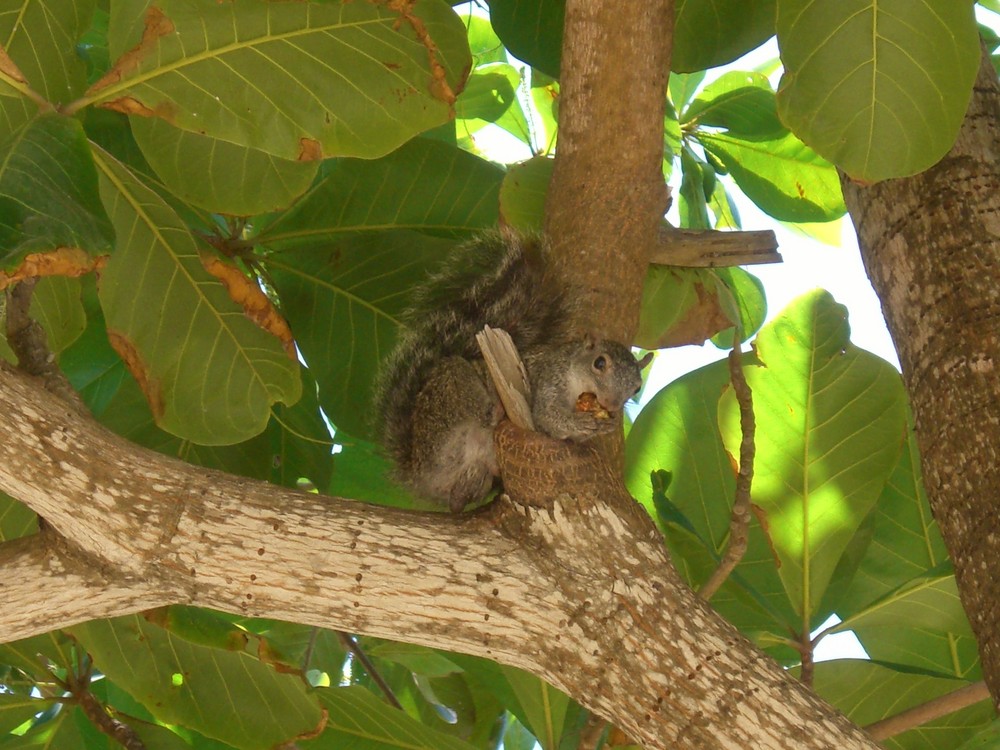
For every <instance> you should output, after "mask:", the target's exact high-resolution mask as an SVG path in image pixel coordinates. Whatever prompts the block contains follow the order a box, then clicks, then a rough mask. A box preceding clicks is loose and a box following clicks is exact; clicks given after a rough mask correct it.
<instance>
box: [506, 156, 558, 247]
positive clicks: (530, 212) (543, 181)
mask: <svg viewBox="0 0 1000 750" xmlns="http://www.w3.org/2000/svg"><path fill="white" fill-rule="evenodd" d="M554 164H555V162H554V161H553V160H552V159H550V158H548V157H546V156H536V157H534V158H533V159H528V160H527V161H523V162H521V163H520V164H514V165H512V166H511V167H510V169H508V170H507V174H506V176H505V177H504V178H503V184H502V185H501V186H500V216H501V217H503V220H504V222H505V223H506V224H509V225H510V226H512V227H514V228H516V229H521V230H525V231H527V230H537V231H541V229H542V228H543V221H544V218H545V197H546V196H547V195H548V192H549V181H550V180H551V179H552V167H553V165H554Z"/></svg>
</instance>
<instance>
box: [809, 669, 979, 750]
mask: <svg viewBox="0 0 1000 750" xmlns="http://www.w3.org/2000/svg"><path fill="white" fill-rule="evenodd" d="M968 684H969V683H968V682H966V681H964V680H956V679H951V678H948V677H947V676H945V675H938V674H934V673H929V672H920V671H916V670H911V669H906V668H904V667H899V666H898V665H893V664H886V663H880V662H874V661H864V660H860V659H839V660H836V661H827V662H822V663H820V664H817V665H816V672H815V677H814V680H813V688H814V689H815V690H816V692H817V693H818V694H819V695H820V696H821V697H822V698H824V699H826V700H827V701H829V702H830V703H832V704H833V705H834V706H835V707H836V708H838V709H840V710H841V711H843V712H844V713H845V714H846V715H847V717H848V718H849V719H850V720H851V721H853V722H854V723H856V724H858V725H860V726H865V725H867V724H871V723H873V722H875V721H880V720H881V719H885V718H888V717H890V716H894V715H896V714H898V713H901V712H902V711H905V710H907V709H909V708H913V707H914V706H916V705H919V704H921V703H925V702H927V701H930V700H933V699H934V698H937V697H938V696H942V695H946V694H947V693H951V692H954V691H955V690H958V689H959V688H962V687H965V686H966V685H968ZM992 718H993V710H992V707H991V706H990V705H989V704H988V701H983V702H981V703H977V704H975V705H973V706H969V707H968V708H965V709H962V710H961V711H956V712H954V713H951V714H949V715H947V716H944V717H942V718H940V719H934V720H931V721H929V722H927V723H925V724H922V725H921V726H920V727H918V728H916V729H913V730H910V731H909V732H906V733H903V734H900V735H896V736H895V737H893V738H891V739H889V740H887V741H885V742H884V744H885V746H886V747H888V748H894V749H896V750H903V749H904V748H905V750H924V749H926V748H934V749H935V750H938V749H940V750H946V749H950V748H954V747H957V746H958V745H960V744H961V743H962V742H963V741H964V740H965V739H966V738H968V737H969V736H971V735H972V734H973V733H975V732H976V731H977V730H978V729H979V728H981V727H983V726H985V725H986V724H988V723H989V722H990V721H991V720H992Z"/></svg>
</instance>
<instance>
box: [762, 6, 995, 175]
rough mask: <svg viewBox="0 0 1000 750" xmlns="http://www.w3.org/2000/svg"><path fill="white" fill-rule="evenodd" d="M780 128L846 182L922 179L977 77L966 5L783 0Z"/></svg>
mask: <svg viewBox="0 0 1000 750" xmlns="http://www.w3.org/2000/svg"><path fill="white" fill-rule="evenodd" d="M777 31H778V43H779V45H780V46H781V60H782V62H783V63H784V66H785V73H784V75H783V76H782V79H781V84H780V86H779V89H778V111H779V112H780V114H781V119H782V120H783V121H784V122H785V124H787V125H788V126H789V127H790V128H791V129H792V131H794V132H795V134H796V135H797V136H798V137H799V138H801V139H802V140H803V141H805V142H806V143H808V144H809V145H810V146H811V147H812V148H813V149H815V150H816V152H817V153H819V154H822V155H823V157H825V158H826V159H829V160H830V161H831V162H833V163H835V164H836V165H837V166H839V167H840V168H841V169H843V170H845V171H846V172H847V173H848V174H849V175H851V177H853V178H855V179H857V180H864V181H866V182H875V181H877V180H884V179H886V178H889V177H902V176H906V175H911V174H914V173H916V172H920V171H922V170H924V169H926V168H927V167H929V166H931V165H932V164H934V163H935V162H937V161H938V160H939V159H940V158H941V157H942V156H944V154H945V153H946V152H947V151H948V149H949V148H951V145H952V143H953V142H954V140H955V136H956V134H957V133H958V128H959V125H960V124H961V122H962V118H963V117H964V116H965V110H966V107H967V106H968V103H969V97H970V96H971V93H972V82H973V80H974V79H975V76H976V71H977V70H978V68H979V54H980V53H979V35H978V33H977V31H976V21H975V16H974V14H973V4H972V3H956V2H952V0H923V2H917V3H914V2H910V0H880V2H875V1H874V0H843V1H842V2H812V1H811V0H787V1H784V0H783V2H782V3H781V4H780V6H779V13H778V21H777Z"/></svg>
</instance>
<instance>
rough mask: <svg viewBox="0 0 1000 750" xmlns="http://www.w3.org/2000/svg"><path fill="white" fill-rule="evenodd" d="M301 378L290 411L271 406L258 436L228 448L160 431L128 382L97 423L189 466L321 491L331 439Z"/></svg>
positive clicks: (307, 380) (310, 386)
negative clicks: (272, 414)
mask: <svg viewBox="0 0 1000 750" xmlns="http://www.w3.org/2000/svg"><path fill="white" fill-rule="evenodd" d="M302 374H303V381H304V389H303V396H302V398H300V399H299V400H298V401H297V402H296V403H295V404H294V405H293V406H284V405H278V404H276V405H275V407H274V412H275V417H276V418H275V419H272V420H270V421H269V422H268V424H267V427H266V428H265V429H264V431H263V432H261V433H260V434H259V435H256V436H254V437H252V438H250V439H249V440H245V441H243V442H240V443H235V444H232V445H198V444H196V443H192V442H190V441H188V440H183V439H181V438H179V437H177V436H176V435H171V434H170V433H168V432H165V431H164V430H161V429H160V428H159V427H157V426H156V423H155V421H154V420H153V415H152V413H151V412H150V410H149V404H148V402H147V401H146V399H145V397H144V396H143V394H142V392H141V391H140V389H139V386H138V385H137V384H136V383H135V381H134V380H133V379H131V378H128V379H126V380H125V382H123V383H122V384H121V386H120V387H119V388H118V389H117V391H116V392H115V394H114V396H113V398H111V399H110V401H109V403H108V404H107V407H106V409H105V410H104V411H103V412H102V414H101V416H100V421H101V423H102V424H103V425H104V426H105V427H107V428H108V429H110V430H112V431H114V432H116V433H118V434H119V435H121V436H123V437H126V438H128V439H129V440H130V441H132V442H133V443H137V444H139V445H143V446H145V447H147V448H151V449H152V450H155V451H159V452H160V453H164V454H166V455H168V456H176V457H177V458H181V459H183V460H184V461H187V462H188V463H192V464H196V465H198V466H204V467H206V468H210V469H220V470H222V471H226V472H229V473H230V474H239V475H240V476H244V477H252V478H254V479H263V480H267V481H269V482H271V483H272V484H279V485H282V486H285V487H298V486H299V480H300V479H307V480H309V481H310V482H311V483H313V484H314V485H315V486H317V487H321V488H322V487H325V486H326V485H327V483H328V482H329V481H330V475H331V473H332V471H333V459H332V457H331V455H330V451H331V450H332V440H331V437H330V433H329V430H328V429H327V427H326V424H325V423H324V421H323V419H322V416H321V414H320V412H319V403H318V402H317V400H316V384H315V383H314V382H313V381H312V378H311V377H310V376H309V373H308V370H305V369H303V371H302Z"/></svg>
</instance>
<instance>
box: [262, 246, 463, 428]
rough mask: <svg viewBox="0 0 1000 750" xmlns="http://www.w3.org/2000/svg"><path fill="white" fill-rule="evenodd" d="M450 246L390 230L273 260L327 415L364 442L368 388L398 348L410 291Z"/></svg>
mask: <svg viewBox="0 0 1000 750" xmlns="http://www.w3.org/2000/svg"><path fill="white" fill-rule="evenodd" d="M452 244H453V243H451V242H450V241H448V240H442V239H438V238H435V237H428V236H427V235H421V234H417V233H415V232H398V231H387V232H383V233H381V234H378V235H374V234H366V235H355V236H342V237H341V238H339V240H338V241H336V242H334V243H329V244H325V245H323V246H322V247H313V248H297V249H296V250H295V251H289V252H283V253H281V254H280V255H273V256H271V258H269V260H268V270H269V272H270V276H271V279H272V281H273V283H274V285H275V289H277V291H278V295H279V296H280V298H281V302H282V310H283V312H284V313H285V315H286V316H287V318H288V321H289V323H290V324H291V326H292V329H293V330H294V331H295V332H296V343H297V344H298V347H299V349H300V351H301V352H302V356H303V357H304V358H305V361H306V363H307V364H308V365H309V369H310V370H312V372H313V373H315V376H316V381H317V382H318V383H319V385H320V391H319V400H320V404H321V405H322V406H323V411H325V412H326V414H327V415H328V416H329V417H330V419H331V420H332V421H333V423H334V425H336V426H337V428H338V429H340V430H345V431H347V432H348V433H350V434H351V435H354V436H358V437H362V438H363V437H365V436H367V435H368V434H369V433H370V431H371V424H370V417H371V396H372V393H371V386H372V383H373V382H374V380H375V373H376V371H377V370H378V366H379V363H380V362H381V360H382V359H383V358H384V357H385V356H386V355H387V354H388V352H389V351H390V350H391V349H392V346H393V344H394V343H395V340H396V332H397V329H398V327H399V315H400V313H401V312H402V310H403V308H404V306H405V302H406V299H407V293H408V291H409V289H410V288H411V286H412V285H413V284H414V282H415V281H419V280H421V279H422V277H423V273H424V272H426V270H427V269H428V268H429V266H430V264H431V262H432V261H434V260H437V259H440V258H441V257H443V255H444V253H445V252H446V251H447V250H448V249H449V248H450V247H451V246H452Z"/></svg>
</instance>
